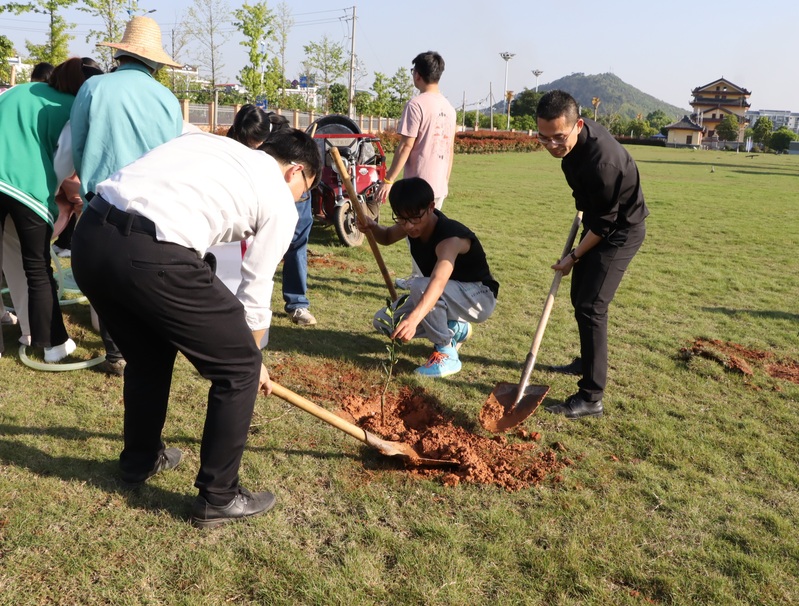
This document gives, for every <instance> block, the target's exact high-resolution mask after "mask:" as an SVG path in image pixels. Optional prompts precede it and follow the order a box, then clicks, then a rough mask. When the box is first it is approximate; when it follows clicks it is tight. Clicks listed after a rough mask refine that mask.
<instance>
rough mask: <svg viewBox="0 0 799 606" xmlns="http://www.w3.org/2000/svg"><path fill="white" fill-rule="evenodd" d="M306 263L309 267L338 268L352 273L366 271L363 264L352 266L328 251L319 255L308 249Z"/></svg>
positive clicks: (363, 272)
mask: <svg viewBox="0 0 799 606" xmlns="http://www.w3.org/2000/svg"><path fill="white" fill-rule="evenodd" d="M308 265H309V266H311V267H325V268H328V269H339V270H342V271H349V272H351V273H354V274H365V273H366V267H364V266H363V265H356V266H352V265H349V264H347V263H345V262H344V261H342V260H341V259H336V258H335V257H334V256H333V255H331V254H330V253H327V254H323V255H320V254H315V253H313V252H311V251H310V250H309V251H308Z"/></svg>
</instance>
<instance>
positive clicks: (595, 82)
mask: <svg viewBox="0 0 799 606" xmlns="http://www.w3.org/2000/svg"><path fill="white" fill-rule="evenodd" d="M553 89H560V90H565V91H566V92H568V93H569V94H571V95H572V96H573V97H574V98H575V99H576V100H577V103H579V104H580V105H581V106H582V107H583V108H589V109H593V106H592V105H591V99H592V98H593V97H599V99H600V104H599V114H600V115H608V114H619V115H620V116H623V117H624V118H626V119H631V118H635V117H636V115H638V114H643V115H644V117H646V115H647V114H649V113H650V112H653V111H655V110H658V109H660V110H663V112H664V113H665V114H667V115H669V116H672V117H673V118H674V120H675V121H677V120H679V119H680V118H682V117H683V116H684V115H686V114H690V113H691V110H689V109H684V108H682V107H677V106H676V105H671V104H669V103H666V102H664V101H660V100H659V99H656V98H655V97H653V96H652V95H647V94H646V93H644V92H642V91H640V90H638V89H637V88H635V87H634V86H631V85H629V84H627V83H626V82H624V81H623V80H622V79H621V78H619V77H618V76H616V75H614V74H595V75H589V76H586V75H585V74H583V73H575V74H571V75H570V76H564V77H563V78H559V79H558V80H555V81H553V82H550V83H548V84H542V85H541V86H539V87H538V91H539V92H544V91H548V90H553Z"/></svg>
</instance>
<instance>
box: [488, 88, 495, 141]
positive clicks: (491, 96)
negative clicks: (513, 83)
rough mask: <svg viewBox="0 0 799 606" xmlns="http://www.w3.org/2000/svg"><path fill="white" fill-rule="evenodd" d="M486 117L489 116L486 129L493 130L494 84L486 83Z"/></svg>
mask: <svg viewBox="0 0 799 606" xmlns="http://www.w3.org/2000/svg"><path fill="white" fill-rule="evenodd" d="M488 115H489V116H490V119H489V123H488V128H489V129H491V131H493V130H494V83H493V82H489V83H488Z"/></svg>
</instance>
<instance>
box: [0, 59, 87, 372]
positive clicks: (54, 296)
mask: <svg viewBox="0 0 799 606" xmlns="http://www.w3.org/2000/svg"><path fill="white" fill-rule="evenodd" d="M86 78H87V75H86V73H85V72H84V69H83V66H82V61H81V59H79V58H72V59H68V60H67V61H65V62H63V63H61V64H60V65H58V66H57V67H56V68H55V70H53V74H52V75H51V76H50V79H49V80H48V82H47V83H44V82H32V83H28V84H20V85H18V86H15V87H13V88H12V89H11V90H9V91H7V92H6V93H4V94H3V95H0V132H1V133H3V135H2V137H0V225H3V223H4V222H5V220H6V217H10V219H11V221H13V223H14V227H15V228H16V230H17V234H18V235H19V240H20V247H21V249H22V265H23V268H24V269H25V276H26V278H27V281H28V315H29V321H30V328H31V344H32V345H34V346H38V347H44V359H45V361H46V362H58V361H59V360H61V359H62V358H64V357H66V356H67V355H69V354H70V353H72V352H73V351H74V350H75V348H76V345H75V343H74V341H72V339H70V338H69V335H68V334H67V330H66V327H65V326H64V319H63V318H62V316H61V309H60V307H59V304H58V287H57V284H56V281H55V278H54V277H53V269H52V266H51V265H50V239H51V238H52V235H53V225H54V222H55V219H56V217H57V216H58V208H57V206H56V203H55V194H56V191H57V190H58V186H59V184H60V183H61V181H63V180H64V179H65V178H66V177H69V176H70V175H71V174H72V173H73V172H74V168H73V162H72V157H71V149H70V145H69V142H68V136H66V134H65V129H64V126H65V125H66V123H67V121H68V120H69V113H70V110H71V109H72V104H73V103H74V101H75V95H76V94H77V92H78V89H80V87H81V85H82V84H83V83H84V82H85V81H86ZM66 132H67V133H68V130H67V131H66ZM62 134H63V138H62ZM2 233H3V232H2V230H0V245H1V244H2V237H3V236H2ZM2 351H3V344H2V336H0V352H2Z"/></svg>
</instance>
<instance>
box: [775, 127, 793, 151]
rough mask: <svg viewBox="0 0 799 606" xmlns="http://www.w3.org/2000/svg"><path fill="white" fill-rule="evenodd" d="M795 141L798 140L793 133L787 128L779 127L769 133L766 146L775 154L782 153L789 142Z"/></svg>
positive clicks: (788, 145)
mask: <svg viewBox="0 0 799 606" xmlns="http://www.w3.org/2000/svg"><path fill="white" fill-rule="evenodd" d="M797 140H799V137H798V136H797V135H796V133H795V132H793V131H792V130H790V129H789V128H788V127H787V126H780V127H779V128H778V129H777V130H775V131H774V132H773V133H771V137H770V139H769V144H768V145H769V147H770V148H771V149H773V150H774V151H776V152H784V151H786V150H787V149H788V148H789V147H790V144H791V141H797Z"/></svg>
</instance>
